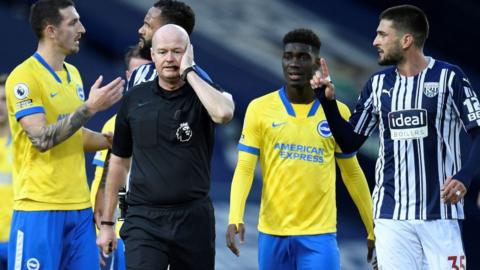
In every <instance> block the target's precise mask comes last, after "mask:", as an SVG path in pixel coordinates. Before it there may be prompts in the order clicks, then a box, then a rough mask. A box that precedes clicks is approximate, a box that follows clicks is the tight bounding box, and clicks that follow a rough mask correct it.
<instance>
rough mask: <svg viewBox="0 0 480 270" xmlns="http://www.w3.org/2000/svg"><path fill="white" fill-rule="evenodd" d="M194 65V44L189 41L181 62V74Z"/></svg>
mask: <svg viewBox="0 0 480 270" xmlns="http://www.w3.org/2000/svg"><path fill="white" fill-rule="evenodd" d="M192 65H193V45H192V44H191V43H189V44H188V45H187V48H186V49H185V53H184V54H183V57H182V62H181V63H180V74H183V72H184V71H185V69H187V68H188V67H191V66H192Z"/></svg>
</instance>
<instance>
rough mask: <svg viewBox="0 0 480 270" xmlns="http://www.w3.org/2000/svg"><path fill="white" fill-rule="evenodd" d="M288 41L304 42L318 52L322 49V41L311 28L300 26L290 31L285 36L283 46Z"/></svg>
mask: <svg viewBox="0 0 480 270" xmlns="http://www.w3.org/2000/svg"><path fill="white" fill-rule="evenodd" d="M288 43H303V44H307V45H310V46H312V47H313V48H315V49H316V53H318V52H319V51H320V47H321V46H322V43H321V42H320V39H319V38H318V36H317V35H316V34H315V33H314V32H313V31H312V30H310V29H306V28H298V29H294V30H292V31H290V32H288V33H287V34H286V35H285V36H284V37H283V46H285V45H287V44H288Z"/></svg>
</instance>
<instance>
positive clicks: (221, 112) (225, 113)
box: [212, 106, 234, 124]
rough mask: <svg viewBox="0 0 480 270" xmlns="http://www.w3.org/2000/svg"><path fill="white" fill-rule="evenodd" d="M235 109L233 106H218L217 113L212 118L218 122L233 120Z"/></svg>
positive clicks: (224, 122) (223, 122)
mask: <svg viewBox="0 0 480 270" xmlns="http://www.w3.org/2000/svg"><path fill="white" fill-rule="evenodd" d="M233 111H234V108H233V106H232V107H229V106H225V108H218V110H217V112H216V113H215V116H214V117H212V120H213V122H215V123H217V124H226V123H228V122H230V121H231V120H232V118H233Z"/></svg>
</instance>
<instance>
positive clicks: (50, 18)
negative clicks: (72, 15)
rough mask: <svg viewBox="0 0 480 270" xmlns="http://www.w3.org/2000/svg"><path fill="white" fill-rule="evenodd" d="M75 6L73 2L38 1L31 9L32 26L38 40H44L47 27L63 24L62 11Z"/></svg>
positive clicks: (65, 0)
mask: <svg viewBox="0 0 480 270" xmlns="http://www.w3.org/2000/svg"><path fill="white" fill-rule="evenodd" d="M70 6H75V4H74V3H73V1H72V0H38V1H37V2H35V3H34V4H33V5H32V6H31V7H30V25H31V26H32V30H33V32H34V33H35V36H37V38H38V39H42V37H43V30H44V29H45V27H47V25H49V24H51V25H55V26H58V25H59V24H60V23H61V22H62V19H63V18H62V14H60V9H64V8H67V7H70Z"/></svg>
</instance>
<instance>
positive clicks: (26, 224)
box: [8, 208, 100, 270]
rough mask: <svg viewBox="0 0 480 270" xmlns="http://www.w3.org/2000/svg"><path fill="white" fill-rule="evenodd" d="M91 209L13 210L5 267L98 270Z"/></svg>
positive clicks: (36, 269) (12, 268)
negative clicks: (6, 265) (6, 264)
mask: <svg viewBox="0 0 480 270" xmlns="http://www.w3.org/2000/svg"><path fill="white" fill-rule="evenodd" d="M95 240H96V235H95V227H94V223H93V212H92V209H91V208H88V209H84V210H69V211H17V210H15V211H13V220H12V229H11V232H10V241H9V246H8V262H9V264H8V269H10V270H14V269H22V270H23V269H29V270H38V269H59V270H64V269H68V270H84V269H98V268H99V267H100V262H99V258H98V249H97V246H96V244H95Z"/></svg>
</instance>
